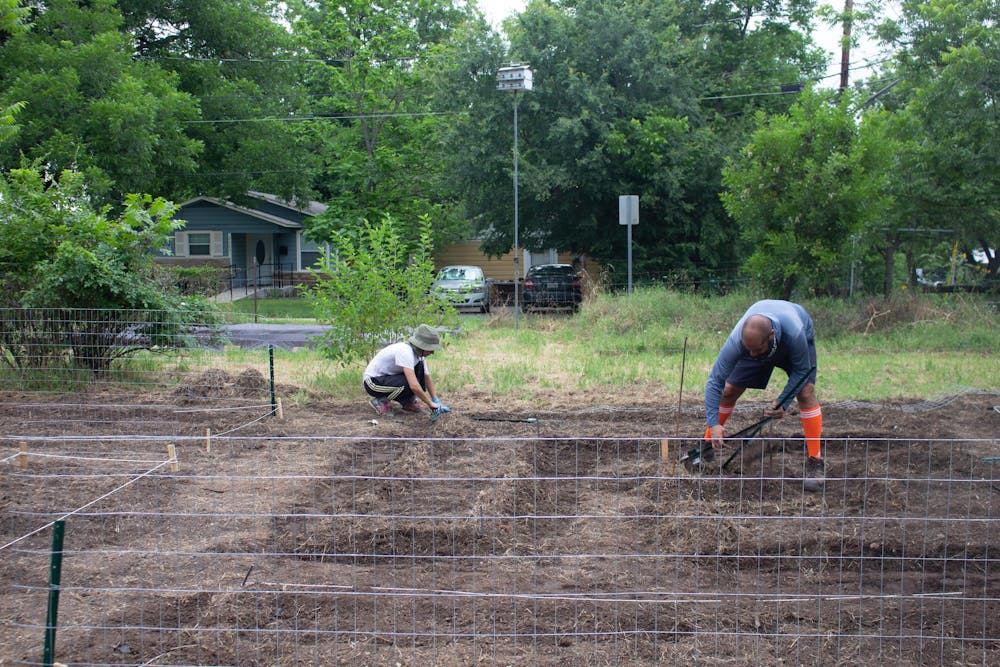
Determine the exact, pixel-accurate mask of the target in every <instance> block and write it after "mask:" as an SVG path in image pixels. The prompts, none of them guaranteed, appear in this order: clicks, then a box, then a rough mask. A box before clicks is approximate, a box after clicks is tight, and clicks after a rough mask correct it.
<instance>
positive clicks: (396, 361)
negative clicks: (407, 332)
mask: <svg viewBox="0 0 1000 667" xmlns="http://www.w3.org/2000/svg"><path fill="white" fill-rule="evenodd" d="M421 361H423V362H424V370H425V371H426V370H427V360H426V359H425V358H424V357H421V356H418V355H417V352H416V350H414V349H413V346H412V345H410V344H409V343H406V342H403V343H393V344H392V345H387V346H386V347H383V348H382V349H381V350H379V351H378V354H376V355H375V358H374V359H372V360H371V361H370V362H368V367H367V368H365V378H377V377H382V376H383V375H399V374H400V373H402V372H403V369H404V368H409V369H411V370H412V369H413V368H415V367H416V365H417V364H418V363H419V362H421Z"/></svg>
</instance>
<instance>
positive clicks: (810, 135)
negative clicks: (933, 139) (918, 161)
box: [722, 90, 889, 299]
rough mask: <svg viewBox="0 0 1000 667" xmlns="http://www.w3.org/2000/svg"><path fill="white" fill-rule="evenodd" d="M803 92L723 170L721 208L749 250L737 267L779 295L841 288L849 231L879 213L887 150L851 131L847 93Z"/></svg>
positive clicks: (872, 137)
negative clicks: (835, 98) (834, 95)
mask: <svg viewBox="0 0 1000 667" xmlns="http://www.w3.org/2000/svg"><path fill="white" fill-rule="evenodd" d="M830 98H831V94H830V93H818V92H814V91H811V90H810V91H806V92H804V93H803V94H802V95H801V96H800V97H799V101H798V102H797V103H796V104H794V105H793V106H792V108H791V109H790V110H789V113H788V114H780V115H774V116H766V115H764V114H763V113H761V114H760V115H759V116H758V122H759V123H760V127H759V128H758V129H757V131H756V132H754V134H753V136H752V138H751V140H750V142H749V143H748V145H747V146H746V147H745V148H744V149H743V151H742V152H741V153H740V155H739V156H738V157H736V158H733V159H732V160H730V161H729V163H728V164H727V166H726V168H725V170H724V172H723V183H724V185H725V187H726V190H725V192H724V193H723V195H722V200H723V202H724V203H725V206H726V209H727V210H728V211H729V213H730V215H732V216H733V218H734V219H735V220H736V222H737V224H738V225H739V226H740V230H741V233H742V235H743V237H744V239H745V240H746V241H747V243H748V244H749V246H750V247H751V248H752V253H751V254H750V256H749V258H748V260H747V263H746V266H745V270H746V271H747V272H748V273H750V274H751V275H753V276H754V277H755V278H757V279H758V280H759V281H760V283H761V284H762V286H764V287H765V288H766V289H767V290H769V291H770V292H771V293H773V294H774V295H775V296H778V297H781V298H785V299H787V298H789V297H791V296H792V293H793V291H798V292H800V293H808V294H829V293H835V292H836V291H838V286H839V285H843V284H844V281H843V275H844V273H845V271H844V269H845V264H844V259H845V258H849V257H850V244H851V240H852V235H856V234H859V233H862V232H864V231H865V230H866V229H867V228H868V227H869V226H873V225H874V224H875V223H876V222H877V221H879V220H880V219H881V217H882V213H883V210H884V208H885V206H886V204H887V200H886V199H885V198H884V195H883V194H882V193H883V187H882V185H883V179H884V174H885V171H886V167H887V164H888V158H889V156H888V155H887V153H886V150H885V148H886V143H885V142H884V141H881V138H880V137H879V136H878V135H877V134H876V133H868V132H865V131H863V128H862V129H859V128H858V126H857V123H856V120H855V117H854V114H853V111H852V109H853V107H852V104H853V100H852V97H851V96H850V95H843V96H840V97H839V98H838V99H839V101H838V102H837V103H834V102H833V100H831V99H830Z"/></svg>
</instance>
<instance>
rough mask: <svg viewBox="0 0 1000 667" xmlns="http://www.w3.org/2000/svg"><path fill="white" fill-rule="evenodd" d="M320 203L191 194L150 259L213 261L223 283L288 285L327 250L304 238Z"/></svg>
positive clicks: (195, 263)
mask: <svg viewBox="0 0 1000 667" xmlns="http://www.w3.org/2000/svg"><path fill="white" fill-rule="evenodd" d="M325 210H326V206H324V205H323V204H320V203H319V202H309V203H308V204H307V205H306V206H296V205H293V204H291V203H290V202H287V201H284V200H282V199H280V198H279V197H276V196H275V195H270V194H266V193H262V192H248V193H247V198H246V201H245V202H244V203H241V204H236V203H234V202H231V201H228V200H223V199H218V198H216V197H196V198H194V199H190V200H188V201H186V202H183V203H182V204H181V205H180V210H179V211H178V213H177V215H176V216H175V218H176V219H178V220H184V221H185V222H186V224H185V226H184V228H183V229H181V230H179V231H177V232H175V233H174V235H173V237H172V238H171V239H170V241H169V243H168V247H167V249H168V250H169V253H159V254H158V256H157V258H156V261H157V262H159V263H161V264H167V265H173V266H217V267H219V268H220V269H223V270H225V271H227V272H228V276H229V288H230V289H234V290H238V289H242V290H252V289H254V288H255V287H258V288H259V287H288V286H292V285H296V284H299V283H301V282H303V281H307V280H308V279H309V278H310V275H309V273H308V269H309V267H311V266H313V265H314V264H315V263H316V261H317V260H318V259H319V258H320V256H321V254H322V253H324V252H327V249H326V247H325V246H320V245H318V244H316V243H315V242H313V241H308V240H306V239H305V238H304V231H305V225H306V223H307V220H308V219H309V218H310V217H312V216H315V215H318V214H320V213H323V212H324V211H325Z"/></svg>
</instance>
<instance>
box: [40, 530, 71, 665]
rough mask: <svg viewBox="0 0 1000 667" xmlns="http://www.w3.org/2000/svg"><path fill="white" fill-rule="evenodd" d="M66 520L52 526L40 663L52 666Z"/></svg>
mask: <svg viewBox="0 0 1000 667" xmlns="http://www.w3.org/2000/svg"><path fill="white" fill-rule="evenodd" d="M65 527H66V522H65V521H62V520H60V521H56V522H55V523H54V524H53V528H52V558H51V560H50V562H49V606H48V611H47V613H46V616H45V648H44V652H43V655H42V664H43V665H45V667H52V663H53V662H54V661H55V651H56V622H57V618H58V616H59V581H60V579H62V559H63V534H64V532H65Z"/></svg>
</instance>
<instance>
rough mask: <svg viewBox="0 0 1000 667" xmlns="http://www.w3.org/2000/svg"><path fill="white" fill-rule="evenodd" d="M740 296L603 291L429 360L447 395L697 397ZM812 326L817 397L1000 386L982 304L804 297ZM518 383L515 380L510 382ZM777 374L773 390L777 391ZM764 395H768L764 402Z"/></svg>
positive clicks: (992, 319)
mask: <svg viewBox="0 0 1000 667" xmlns="http://www.w3.org/2000/svg"><path fill="white" fill-rule="evenodd" d="M755 300H756V299H755V297H752V296H749V295H746V294H731V295H727V296H721V297H703V296H698V295H694V294H688V293H677V292H670V291H667V290H665V289H657V288H651V289H637V290H635V292H634V293H633V294H631V295H613V296H612V295H600V296H598V297H596V298H595V299H593V300H592V301H590V302H588V303H586V304H585V305H584V307H583V308H582V309H581V312H580V314H579V315H577V316H575V317H567V316H554V315H553V316H546V315H533V316H530V317H525V318H522V320H521V322H522V325H521V328H520V330H518V331H514V330H513V329H512V328H511V327H510V326H509V323H507V322H504V323H502V324H501V325H497V324H495V323H494V322H485V323H480V322H475V321H473V322H474V323H473V324H472V326H469V327H468V328H467V330H466V332H465V335H463V336H460V337H457V338H453V339H452V340H451V341H450V342H449V345H448V347H447V348H446V350H445V351H444V352H442V353H440V355H439V356H436V357H435V358H433V360H432V362H431V363H432V364H433V365H434V367H435V369H437V370H436V375H437V376H438V378H437V384H438V386H439V387H441V388H442V389H443V390H447V391H449V392H476V391H484V390H487V391H497V392H499V393H504V394H506V393H508V392H507V388H508V387H514V388H515V389H516V390H515V391H514V392H513V393H512V394H511V398H512V399H514V400H522V399H524V400H532V398H533V396H534V395H535V394H540V393H542V392H540V391H539V390H540V389H544V390H545V394H546V395H549V394H551V390H553V389H555V390H557V391H561V392H563V393H565V394H566V395H567V396H568V397H573V396H579V395H581V394H585V395H586V400H588V401H596V402H602V401H604V402H621V401H627V400H643V401H649V400H658V399H659V400H663V401H664V402H669V401H675V400H676V396H677V393H678V391H679V390H680V382H681V371H682V367H683V371H684V387H683V393H684V397H685V400H697V398H698V397H700V395H701V392H702V389H703V387H704V383H705V380H706V379H707V377H708V374H709V371H710V370H711V366H712V364H713V362H714V360H715V356H716V354H717V353H718V351H719V348H720V347H721V346H722V343H723V341H724V340H725V338H726V336H727V335H728V334H729V332H730V331H731V330H732V328H733V326H734V325H735V323H736V321H737V320H738V319H739V318H740V316H741V315H742V314H743V312H744V311H745V310H746V308H747V307H748V306H749V305H750V303H752V302H753V301H755ZM803 305H804V306H805V307H806V309H807V310H809V311H810V313H811V315H812V316H813V319H814V322H815V326H816V331H817V351H818V355H819V362H818V365H819V379H818V387H817V390H818V391H819V392H820V394H821V398H822V400H827V401H829V400H848V399H858V400H863V399H884V398H904V397H927V396H936V395H941V394H943V393H947V392H952V391H959V390H962V389H969V388H971V389H980V390H987V391H1000V318H998V314H997V311H996V310H995V309H994V308H993V307H992V306H991V304H990V303H989V301H987V300H985V299H982V298H970V297H968V296H964V297H960V296H956V295H926V296H925V295H920V296H916V297H914V296H908V297H905V298H899V299H896V300H893V301H888V302H882V301H858V302H855V303H853V304H852V303H848V302H845V301H842V300H834V299H817V300H810V301H805V302H803ZM517 383H523V384H522V385H521V386H520V387H517ZM783 383H784V374H783V373H781V372H780V371H778V372H777V373H776V375H775V380H774V381H773V387H772V389H771V390H768V392H770V393H776V392H777V391H780V388H781V387H782V386H783ZM770 393H769V394H768V395H770Z"/></svg>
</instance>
